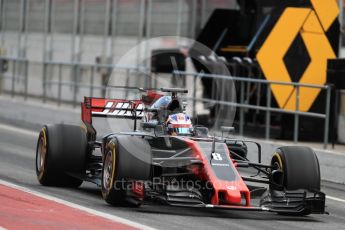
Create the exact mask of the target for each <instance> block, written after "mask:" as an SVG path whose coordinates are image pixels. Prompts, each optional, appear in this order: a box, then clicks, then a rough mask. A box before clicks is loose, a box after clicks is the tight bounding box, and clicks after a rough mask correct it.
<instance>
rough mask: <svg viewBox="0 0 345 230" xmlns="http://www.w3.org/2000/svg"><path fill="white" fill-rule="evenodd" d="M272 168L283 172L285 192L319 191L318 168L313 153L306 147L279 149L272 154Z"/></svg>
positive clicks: (317, 162)
mask: <svg viewBox="0 0 345 230" xmlns="http://www.w3.org/2000/svg"><path fill="white" fill-rule="evenodd" d="M271 164H272V166H273V167H274V168H275V169H280V170H281V171H282V172H283V181H282V185H283V188H284V189H286V190H297V189H306V190H309V191H315V190H317V191H319V190H320V181H321V179H320V166H319V161H318V159H317V156H316V154H315V152H314V151H313V150H312V149H311V148H308V147H299V146H286V147H280V148H278V149H277V151H276V152H275V153H274V154H273V157H272V161H271Z"/></svg>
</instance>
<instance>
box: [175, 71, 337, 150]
mask: <svg viewBox="0 0 345 230" xmlns="http://www.w3.org/2000/svg"><path fill="white" fill-rule="evenodd" d="M174 75H177V76H179V77H182V78H186V77H188V76H191V77H192V78H193V82H194V83H195V82H196V81H197V79H200V78H211V79H213V80H219V81H220V85H222V86H224V85H225V82H226V81H231V82H238V83H239V85H240V90H239V94H240V99H239V100H238V102H229V101H224V100H222V99H221V97H220V99H219V100H214V99H207V98H197V97H196V96H195V95H196V92H195V87H193V93H192V95H193V97H188V98H187V99H188V100H191V101H192V102H193V114H195V113H196V112H195V105H196V102H198V101H199V102H206V103H214V104H218V105H222V106H229V107H236V108H238V109H239V110H240V111H239V114H240V115H239V134H240V135H241V136H242V135H243V130H244V121H245V119H244V113H245V110H246V109H253V110H257V111H264V112H265V113H266V116H265V138H266V139H267V140H268V139H270V126H271V113H281V114H293V115H294V137H293V140H294V142H295V143H297V142H298V138H299V118H300V116H305V117H313V118H320V119H321V120H324V128H325V129H324V140H323V142H324V148H325V149H326V148H327V145H328V140H329V130H330V128H329V121H330V109H331V106H330V104H331V93H332V89H333V86H332V85H313V84H301V83H294V82H279V81H267V80H261V79H253V78H245V77H233V76H225V75H215V74H205V73H188V72H181V71H175V72H174ZM250 84H257V85H266V87H265V88H266V93H265V95H266V106H262V105H260V104H259V103H256V104H250V102H249V100H245V96H247V95H246V89H247V88H248V86H249V85H250ZM272 85H281V86H292V87H293V88H294V91H295V92H296V97H295V100H296V101H295V103H296V107H295V110H285V109H281V108H277V107H272V96H271V95H272V91H271V86H272ZM301 88H314V89H321V90H324V91H326V103H325V104H326V106H325V110H324V111H325V112H324V113H314V112H303V111H300V108H299V104H300V101H301V100H302V99H301V98H300V89H301ZM224 90H226V88H224V87H218V89H217V93H218V95H224ZM257 94H258V96H259V94H260V91H259V90H258V91H257ZM218 98H219V97H218Z"/></svg>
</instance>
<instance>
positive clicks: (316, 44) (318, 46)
mask: <svg viewBox="0 0 345 230" xmlns="http://www.w3.org/2000/svg"><path fill="white" fill-rule="evenodd" d="M311 3H312V5H313V8H314V10H313V9H309V8H294V7H289V8H286V9H285V11H284V13H283V14H282V15H281V17H280V18H279V20H278V22H277V24H276V25H275V26H274V28H273V30H272V31H271V33H270V34H269V36H268V38H267V39H266V41H265V43H264V44H263V46H262V47H261V49H260V50H259V52H258V54H257V60H258V62H259V64H260V66H261V69H262V71H263V72H264V75H265V77H266V79H267V80H270V81H284V82H291V77H290V75H289V72H288V70H287V68H286V65H285V64H284V61H283V58H284V55H285V54H286V53H287V51H288V49H289V47H290V46H291V44H292V43H293V41H294V39H295V38H296V36H297V35H298V34H300V35H301V37H302V39H303V41H304V43H305V46H306V48H307V51H308V53H309V56H310V59H311V61H310V63H309V65H308V67H307V68H306V70H305V72H304V73H303V75H302V77H301V79H300V81H299V82H300V83H304V84H317V85H323V84H325V83H326V80H327V79H326V77H327V76H326V71H327V59H330V58H335V57H336V55H335V54H334V51H333V49H332V47H331V45H330V43H329V41H328V38H327V36H326V35H325V31H327V30H328V29H329V27H330V26H331V25H332V23H333V22H334V20H335V19H336V18H337V16H338V14H339V9H338V6H337V3H336V0H311ZM320 91H321V90H320V89H313V88H306V87H301V88H300V101H299V110H300V111H308V110H309V109H310V107H311V106H312V104H313V102H314V101H315V99H316V98H317V96H318V95H319V93H320ZM272 92H273V95H274V97H275V98H276V100H277V102H278V105H279V107H280V108H284V109H287V110H295V109H296V92H295V89H294V87H293V86H283V85H272Z"/></svg>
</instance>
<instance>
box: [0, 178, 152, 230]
mask: <svg viewBox="0 0 345 230" xmlns="http://www.w3.org/2000/svg"><path fill="white" fill-rule="evenodd" d="M0 184H2V185H5V186H8V187H10V188H14V189H18V190H20V191H23V192H26V193H29V194H31V195H34V196H38V197H41V198H43V199H47V200H51V201H54V202H57V203H59V204H63V205H66V206H68V207H71V208H75V209H78V210H81V211H84V212H87V213H89V214H92V215H95V216H99V217H102V218H105V219H108V220H111V221H115V222H118V223H121V224H125V225H128V226H130V227H133V228H137V229H145V230H154V228H151V227H149V226H146V225H143V224H139V223H137V222H134V221H131V220H128V219H125V218H122V217H119V216H114V215H111V214H108V213H105V212H101V211H97V210H93V209H91V208H87V207H84V206H81V205H78V204H74V203H71V202H68V201H65V200H62V199H59V198H56V197H53V196H50V195H46V194H43V193H40V192H36V191H34V190H31V189H29V188H26V187H22V186H19V185H16V184H13V183H11V182H7V181H4V180H1V179H0ZM0 230H2V229H1V227H0Z"/></svg>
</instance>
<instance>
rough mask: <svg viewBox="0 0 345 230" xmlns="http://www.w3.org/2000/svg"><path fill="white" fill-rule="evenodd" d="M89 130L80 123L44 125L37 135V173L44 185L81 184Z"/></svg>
mask: <svg viewBox="0 0 345 230" xmlns="http://www.w3.org/2000/svg"><path fill="white" fill-rule="evenodd" d="M87 149H88V147H87V138H86V132H85V131H84V130H83V129H82V128H81V127H80V126H74V125H65V124H58V125H45V126H44V127H43V128H42V129H41V131H40V133H39V137H38V141H37V149H36V175H37V179H38V181H39V182H40V183H41V184H42V185H45V186H61V187H78V186H80V185H81V184H82V182H83V181H82V180H80V179H77V178H75V177H73V176H71V175H82V174H84V173H85V158H86V154H87Z"/></svg>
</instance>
